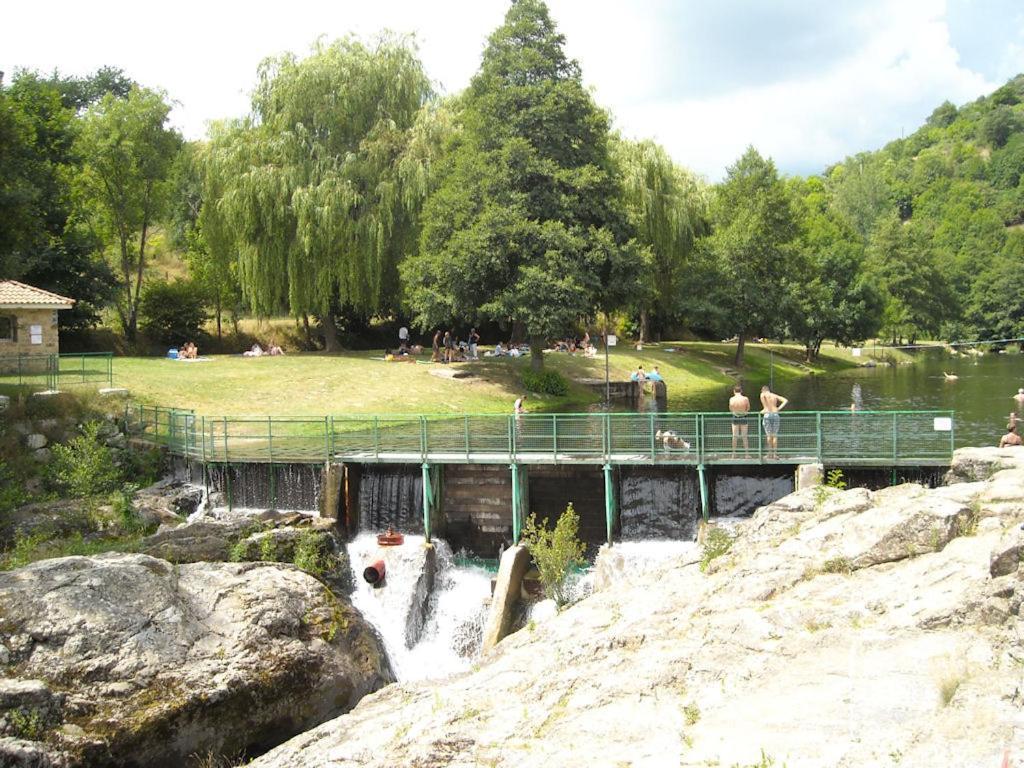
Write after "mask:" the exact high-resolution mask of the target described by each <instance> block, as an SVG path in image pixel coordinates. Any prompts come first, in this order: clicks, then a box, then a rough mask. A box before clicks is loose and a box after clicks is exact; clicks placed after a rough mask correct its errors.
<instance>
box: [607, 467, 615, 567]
mask: <svg viewBox="0 0 1024 768" xmlns="http://www.w3.org/2000/svg"><path fill="white" fill-rule="evenodd" d="M604 525H605V533H606V540H607V542H608V546H609V547H610V546H611V545H612V539H613V538H614V533H615V483H614V481H613V479H612V465H611V464H605V465H604Z"/></svg>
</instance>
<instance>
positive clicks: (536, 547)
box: [522, 503, 586, 605]
mask: <svg viewBox="0 0 1024 768" xmlns="http://www.w3.org/2000/svg"><path fill="white" fill-rule="evenodd" d="M579 528H580V518H579V516H578V515H577V514H576V510H575V509H573V507H572V504H571V503H570V504H569V506H567V507H566V508H565V512H563V513H562V514H561V515H560V516H559V518H558V522H557V523H555V527H554V529H553V530H551V529H549V528H548V520H547V518H544V519H543V520H542V521H541V522H540V523H538V522H537V516H536V515H535V514H531V515H530V516H529V517H528V518H527V520H526V524H525V525H524V526H523V535H522V542H523V544H524V545H526V546H527V547H528V548H529V550H530V555H531V556H532V557H533V562H534V563H536V565H537V570H538V571H539V572H540V581H541V584H542V585H543V587H544V594H545V595H547V596H548V597H549V598H551V599H552V600H554V601H555V602H556V603H558V604H559V605H565V602H566V599H567V595H566V593H565V579H566V577H567V576H568V575H569V572H570V571H571V570H572V567H573V566H574V565H582V564H583V563H584V562H585V561H584V559H583V553H584V552H585V551H586V547H585V546H584V545H583V543H582V542H581V541H580V540H579V538H578V535H577V534H578V533H579Z"/></svg>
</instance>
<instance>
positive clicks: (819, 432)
mask: <svg viewBox="0 0 1024 768" xmlns="http://www.w3.org/2000/svg"><path fill="white" fill-rule="evenodd" d="M816 416H817V417H818V418H817V427H818V463H819V464H821V463H822V461H823V457H822V455H821V446H822V439H821V437H822V436H821V411H818V412H817V414H816Z"/></svg>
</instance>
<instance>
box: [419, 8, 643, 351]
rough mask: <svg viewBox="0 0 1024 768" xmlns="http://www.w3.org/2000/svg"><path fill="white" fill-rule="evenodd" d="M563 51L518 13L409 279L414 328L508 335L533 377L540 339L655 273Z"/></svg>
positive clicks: (474, 106) (508, 24) (486, 72)
mask: <svg viewBox="0 0 1024 768" xmlns="http://www.w3.org/2000/svg"><path fill="white" fill-rule="evenodd" d="M564 45H565V39H564V38H563V36H562V35H561V34H559V33H558V31H557V29H556V27H555V24H554V22H553V21H552V20H551V17H550V15H549V13H548V9H547V7H546V6H545V5H544V4H543V3H542V2H539V0H517V2H514V3H513V4H512V6H511V8H510V9H509V11H508V13H507V14H506V16H505V22H504V24H502V26H500V27H499V28H498V29H497V30H496V31H495V32H494V33H493V34H492V35H491V37H490V39H489V41H488V45H487V48H486V50H485V51H484V55H483V61H482V63H481V66H480V70H479V71H478V72H477V74H476V75H475V76H474V78H473V80H472V83H471V84H470V86H469V89H468V90H467V92H466V94H465V95H464V97H463V100H462V103H461V107H462V112H461V119H462V124H463V129H462V131H461V132H460V134H459V135H458V137H457V138H455V139H454V140H453V144H452V146H451V147H450V151H449V153H448V156H447V159H446V161H445V164H444V166H443V168H442V169H441V170H440V174H441V177H440V181H439V186H438V189H437V191H436V192H435V193H434V194H433V195H431V196H430V198H429V199H428V201H427V204H426V207H425V210H424V212H423V234H422V238H421V241H420V249H419V252H418V253H417V254H415V255H413V256H411V257H410V258H409V259H408V260H407V261H406V262H405V264H404V268H403V277H404V281H405V286H406V296H407V300H408V303H409V305H410V307H411V308H412V310H413V312H414V313H415V315H416V317H417V321H418V323H419V324H420V326H421V327H422V328H427V327H430V326H434V325H439V324H442V323H446V322H449V321H452V320H453V319H456V318H460V319H463V320H465V321H469V320H483V319H488V320H495V321H506V322H510V323H512V324H513V325H518V326H520V327H522V328H523V329H524V330H525V332H526V333H527V334H528V335H529V337H530V338H531V341H532V343H531V348H532V350H533V361H534V366H535V367H540V366H541V365H542V361H543V357H542V356H541V350H542V348H543V346H544V340H545V338H547V337H553V336H561V335H564V334H565V333H566V331H567V329H570V328H572V327H573V326H574V325H575V323H576V322H578V321H579V319H581V318H585V317H588V316H592V315H593V313H594V312H595V311H596V310H598V309H613V308H617V307H620V306H622V305H623V304H624V303H625V302H627V301H628V300H630V299H631V298H633V297H634V296H635V295H637V293H638V292H639V290H640V280H641V274H642V272H643V270H644V269H645V268H646V265H647V263H648V259H649V256H648V253H647V251H646V250H644V249H642V248H640V247H639V246H638V245H637V244H636V243H635V242H634V241H632V240H631V239H630V237H629V234H630V232H629V227H628V223H627V219H626V216H625V212H624V210H623V207H622V203H621V192H620V189H619V186H618V183H617V178H616V175H615V173H614V170H613V164H612V161H611V158H610V155H609V146H608V144H609V139H608V118H607V115H606V114H605V113H604V112H603V111H601V110H600V109H598V108H597V107H596V106H595V105H594V103H593V100H592V99H591V97H590V94H589V93H588V92H587V90H586V89H585V88H584V86H583V83H582V78H581V73H580V68H579V65H578V64H577V63H576V62H575V61H573V60H571V59H569V58H568V57H567V56H566V55H565V51H564Z"/></svg>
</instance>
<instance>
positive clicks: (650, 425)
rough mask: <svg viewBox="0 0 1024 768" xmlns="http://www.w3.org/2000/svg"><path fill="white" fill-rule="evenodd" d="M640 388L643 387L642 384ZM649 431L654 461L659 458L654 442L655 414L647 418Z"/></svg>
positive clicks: (652, 459)
mask: <svg viewBox="0 0 1024 768" xmlns="http://www.w3.org/2000/svg"><path fill="white" fill-rule="evenodd" d="M640 386H641V387H643V385H642V384H641V385H640ZM647 431H648V432H649V433H650V438H651V461H654V460H655V459H656V458H657V457H658V456H657V445H656V444H655V441H654V414H653V413H651V414H648V417H647Z"/></svg>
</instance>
